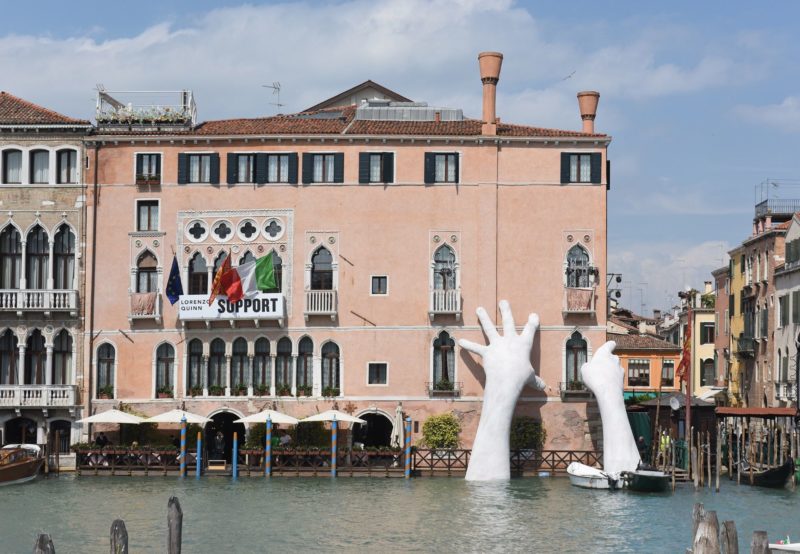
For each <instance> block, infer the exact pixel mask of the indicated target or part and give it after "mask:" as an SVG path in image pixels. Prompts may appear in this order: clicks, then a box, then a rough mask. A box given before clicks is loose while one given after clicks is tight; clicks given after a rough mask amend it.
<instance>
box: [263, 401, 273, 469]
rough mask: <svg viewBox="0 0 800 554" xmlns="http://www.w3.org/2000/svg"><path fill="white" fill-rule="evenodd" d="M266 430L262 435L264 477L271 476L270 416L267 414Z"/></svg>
mask: <svg viewBox="0 0 800 554" xmlns="http://www.w3.org/2000/svg"><path fill="white" fill-rule="evenodd" d="M266 429H267V432H266V435H265V437H264V477H272V416H269V415H268V416H267V427H266Z"/></svg>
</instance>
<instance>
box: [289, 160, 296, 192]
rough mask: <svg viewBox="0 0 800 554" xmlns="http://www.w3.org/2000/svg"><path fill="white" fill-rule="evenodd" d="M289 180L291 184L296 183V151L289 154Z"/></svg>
mask: <svg viewBox="0 0 800 554" xmlns="http://www.w3.org/2000/svg"><path fill="white" fill-rule="evenodd" d="M289 182H290V183H292V184H293V185H296V184H297V153H296V152H292V153H291V154H289Z"/></svg>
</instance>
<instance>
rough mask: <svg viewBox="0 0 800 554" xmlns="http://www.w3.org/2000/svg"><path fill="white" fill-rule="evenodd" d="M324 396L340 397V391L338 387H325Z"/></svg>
mask: <svg viewBox="0 0 800 554" xmlns="http://www.w3.org/2000/svg"><path fill="white" fill-rule="evenodd" d="M322 396H328V397H331V396H339V389H338V388H337V387H325V388H324V389H322Z"/></svg>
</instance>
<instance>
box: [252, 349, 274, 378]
mask: <svg viewBox="0 0 800 554" xmlns="http://www.w3.org/2000/svg"><path fill="white" fill-rule="evenodd" d="M270 379H271V377H270V357H269V340H268V339H265V338H264V337H262V338H260V339H257V340H256V344H255V355H254V356H253V386H254V387H258V386H261V387H269V386H270Z"/></svg>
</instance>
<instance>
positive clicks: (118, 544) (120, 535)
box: [111, 519, 128, 554]
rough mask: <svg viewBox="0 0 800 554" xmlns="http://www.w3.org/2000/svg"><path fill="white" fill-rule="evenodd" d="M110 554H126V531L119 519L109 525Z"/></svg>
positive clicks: (123, 523)
mask: <svg viewBox="0 0 800 554" xmlns="http://www.w3.org/2000/svg"><path fill="white" fill-rule="evenodd" d="M111 554H128V530H127V529H126V528H125V522H124V521H122V520H121V519H115V520H114V523H112V524H111Z"/></svg>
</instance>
